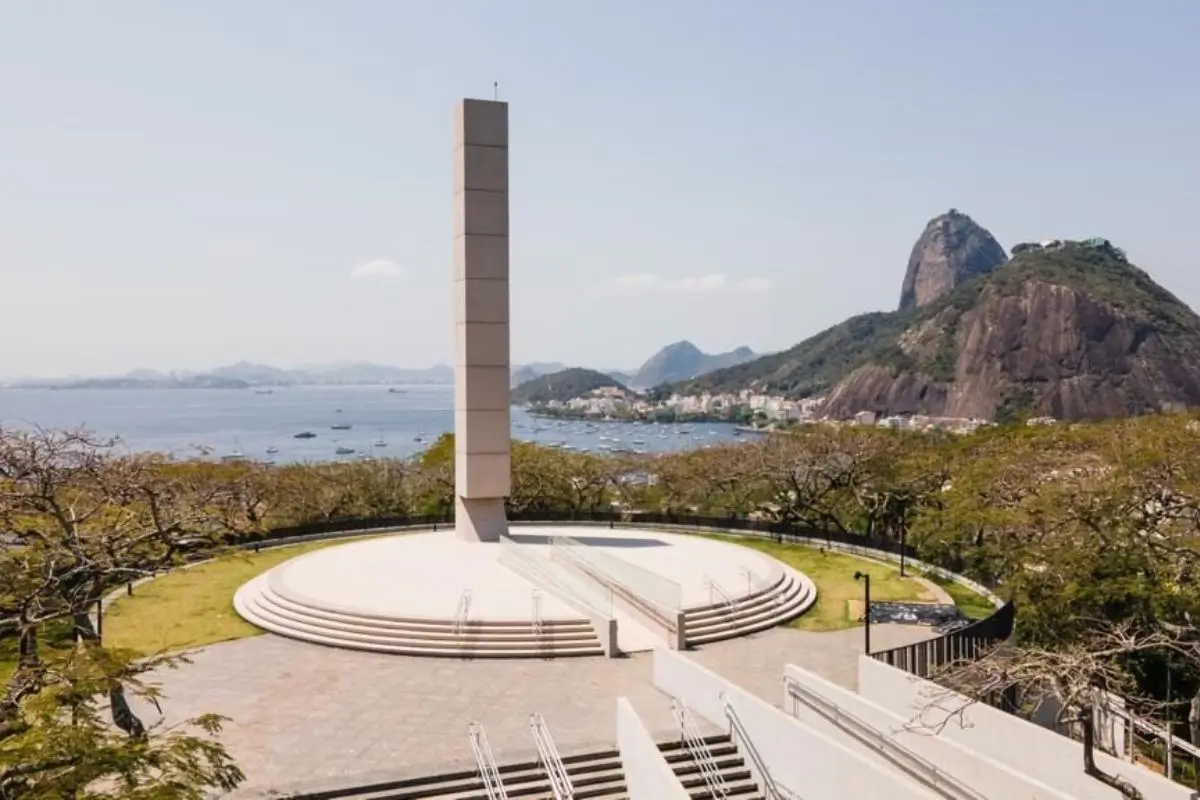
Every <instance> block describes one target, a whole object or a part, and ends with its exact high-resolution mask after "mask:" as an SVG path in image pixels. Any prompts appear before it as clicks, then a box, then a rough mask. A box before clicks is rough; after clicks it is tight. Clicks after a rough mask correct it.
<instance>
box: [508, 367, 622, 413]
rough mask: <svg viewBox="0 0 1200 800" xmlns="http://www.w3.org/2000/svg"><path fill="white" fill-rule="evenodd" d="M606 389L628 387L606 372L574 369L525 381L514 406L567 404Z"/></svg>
mask: <svg viewBox="0 0 1200 800" xmlns="http://www.w3.org/2000/svg"><path fill="white" fill-rule="evenodd" d="M606 386H615V387H616V388H618V389H625V388H626V387H625V386H624V385H622V384H621V383H619V382H618V381H615V380H613V378H612V377H611V376H609V375H605V374H604V373H603V372H597V371H596V370H594V369H584V368H582V367H571V368H569V369H564V370H560V371H559V372H552V373H550V374H549V375H539V376H538V377H536V378H534V379H532V380H528V381H525V382H524V383H522V384H521V385H520V386H518V387H517V388H515V389H513V391H512V403H513V405H530V404H532V405H538V404H544V403H549V402H550V401H552V400H557V401H559V402H561V403H565V402H567V401H568V400H573V399H574V398H576V397H583V396H584V395H586V394H588V393H590V392H593V391H595V390H596V389H602V388H604V387H606Z"/></svg>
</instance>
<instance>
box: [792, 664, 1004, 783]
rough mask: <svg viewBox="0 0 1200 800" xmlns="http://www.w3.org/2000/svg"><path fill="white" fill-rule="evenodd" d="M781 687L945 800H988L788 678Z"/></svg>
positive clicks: (873, 728) (794, 699) (839, 707)
mask: <svg viewBox="0 0 1200 800" xmlns="http://www.w3.org/2000/svg"><path fill="white" fill-rule="evenodd" d="M783 685H784V687H785V688H786V689H787V693H788V697H790V698H791V699H792V700H793V701H794V702H797V703H803V704H804V705H806V706H808V707H809V708H811V709H812V710H813V711H815V712H816V713H817V714H819V715H820V716H821V717H823V718H825V719H826V720H828V721H829V722H830V723H832V724H833V725H835V726H836V727H838V728H840V729H841V730H843V731H845V732H846V733H847V734H849V735H850V736H852V737H853V738H855V739H857V740H858V741H859V742H861V743H862V744H864V745H866V746H867V747H869V748H873V749H875V750H877V751H878V752H879V755H880V756H882V757H883V758H885V759H887V760H888V761H890V762H891V763H892V764H894V765H895V766H896V768H897V769H899V770H901V771H903V772H905V773H906V774H908V775H910V776H911V777H912V778H913V779H914V780H916V781H917V782H919V783H921V784H922V785H924V786H926V787H928V788H929V789H931V790H932V791H934V792H935V793H937V794H939V795H941V796H942V797H944V798H946V800H988V799H987V796H986V795H983V794H980V793H979V792H977V791H975V790H974V789H972V788H971V787H970V786H967V785H966V784H965V783H963V782H962V781H960V780H958V779H957V778H954V777H953V776H951V775H948V774H946V773H945V772H944V771H943V770H941V769H939V768H938V766H937V765H936V764H934V763H933V762H932V761H929V760H928V759H926V758H924V757H923V756H919V755H917V754H916V753H914V752H913V751H911V750H909V749H908V748H907V747H904V746H903V745H901V744H900V743H899V742H897V741H896V740H894V739H892V738H891V737H890V736H888V735H887V734H886V733H884V732H883V731H880V730H879V729H877V728H875V727H874V726H872V725H870V724H868V723H866V722H864V721H863V720H861V719H859V718H858V717H856V716H855V715H853V714H851V713H850V712H848V711H846V710H845V709H843V708H842V707H841V706H839V705H837V704H836V703H833V702H831V701H829V700H827V699H825V698H824V697H822V696H821V695H819V694H817V693H816V692H813V691H811V690H809V689H808V688H806V687H804V686H801V685H800V684H799V683H797V682H796V681H795V680H794V679H792V678H791V677H788V676H784V679H783ZM793 716H795V712H793Z"/></svg>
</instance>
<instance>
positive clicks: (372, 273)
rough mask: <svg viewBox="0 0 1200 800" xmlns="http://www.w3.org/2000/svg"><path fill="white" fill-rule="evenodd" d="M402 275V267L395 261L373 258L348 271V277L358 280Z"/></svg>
mask: <svg viewBox="0 0 1200 800" xmlns="http://www.w3.org/2000/svg"><path fill="white" fill-rule="evenodd" d="M403 274H404V268H403V267H401V266H400V265H399V264H397V263H396V262H395V261H388V260H387V259H386V258H375V259H372V260H370V261H364V262H363V263H361V264H359V265H358V266H357V267H355V268H354V269H352V270H350V277H351V278H355V279H360V280H361V279H364V278H396V277H399V276H400V275H403Z"/></svg>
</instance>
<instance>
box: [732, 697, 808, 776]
mask: <svg viewBox="0 0 1200 800" xmlns="http://www.w3.org/2000/svg"><path fill="white" fill-rule="evenodd" d="M720 698H721V703H722V705H723V706H724V707H725V719H727V720H729V728H730V730H732V731H733V733H734V734H735V735H736V736H737V743H738V745H739V746H740V747H741V748H742V749H744V750H745V751H746V755H747V756H749V757H750V762H751V763H752V764H754V769H755V771H756V772H757V773H758V774H759V776H760V777H761V778H762V782H763V793H764V794H765V795H766V797H767V800H804V798H802V797H800V795H798V794H796V793H795V792H793V791H792V790H791V789H788V788H787V787H786V786H782V785H780V784H778V783H776V782H775V777H774V776H773V775H771V770H770V769H768V767H767V763H766V762H765V761H763V757H762V754H761V753H759V752H758V748H757V747H755V746H754V741H753V740H752V739H751V738H750V734H749V733H747V731H746V726H745V725H743V724H742V718H741V717H739V716H738V713H737V710H736V709H735V708H734V707H733V704H732V703H730V702H729V700H728V698H726V697H725V693H724V692H721V695H720Z"/></svg>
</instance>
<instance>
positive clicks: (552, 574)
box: [500, 537, 613, 619]
mask: <svg viewBox="0 0 1200 800" xmlns="http://www.w3.org/2000/svg"><path fill="white" fill-rule="evenodd" d="M500 563H501V564H503V565H504V566H506V567H508V568H509V569H511V570H512V571H513V572H516V573H517V574H518V575H522V576H524V577H525V578H527V579H528V580H529V581H530V582H531V583H533V584H534V585H535V586H541V587H542V588H544V589H546V590H548V591H551V592H554V593H556V594H558V595H559V596H560V597H562V598H563V599H564V600H566V601H567V602H569V603H571V604H572V605H580V606H582V607H583V608H585V609H587V610H589V611H591V612H592V613H594V614H597V615H599V616H601V617H604V618H606V619H611V618H612V616H613V597H612V590H611V589H608V588H606V587H604V586H601V585H599V584H597V583H595V582H594V581H590V580H583V579H581V578H579V577H577V576H576V575H574V574H572V573H570V572H569V571H567V570H565V569H563V568H562V567H560V566H559V565H557V564H555V563H554V562H553V561H551V560H550V559H548V558H543V557H542V556H539V555H536V554H534V553H532V552H530V551H529V550H528V549H527V548H525V547H524V546H523V545H519V544H517V543H516V542H514V541H512V540H511V539H508V538H507V537H505V538H502V539H501V540H500Z"/></svg>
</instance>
